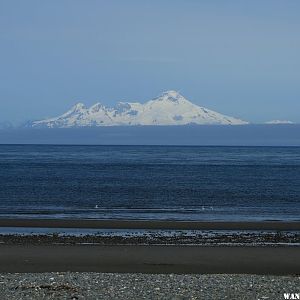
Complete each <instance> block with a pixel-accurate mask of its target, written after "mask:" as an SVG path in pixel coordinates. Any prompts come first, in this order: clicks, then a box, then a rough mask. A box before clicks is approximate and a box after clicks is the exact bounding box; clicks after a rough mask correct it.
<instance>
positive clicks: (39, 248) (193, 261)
mask: <svg viewBox="0 0 300 300" xmlns="http://www.w3.org/2000/svg"><path fill="white" fill-rule="evenodd" d="M0 224H1V228H2V229H1V231H2V233H1V234H0V274H1V275H0V276H1V279H0V295H1V296H2V295H3V297H2V298H3V299H25V298H28V299H43V298H45V299H149V298H151V299H216V298H220V295H222V298H224V299H226V298H227V299H280V297H283V293H284V292H298V290H297V289H298V287H299V283H300V277H299V270H300V251H299V222H274V221H273V222H180V221H177V222H176V221H173V222H171V221H137V220H135V221H132V220H111V221H110V220H51V219H23V220H22V219H19V220H12V219H1V220H0ZM91 230H92V231H91ZM5 232H6V233H5ZM259 297H262V298H259ZM263 297H265V298H263Z"/></svg>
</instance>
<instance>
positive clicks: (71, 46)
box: [0, 0, 300, 122]
mask: <svg viewBox="0 0 300 300" xmlns="http://www.w3.org/2000/svg"><path fill="white" fill-rule="evenodd" d="M168 89H176V90H179V91H180V92H181V93H182V94H183V95H185V96H186V97H187V98H188V99H190V100H191V101H193V102H195V103H197V104H201V105H203V106H206V107H208V108H211V109H214V110H217V111H219V112H221V113H226V114H229V115H233V116H237V117H240V118H243V119H246V120H249V121H252V122H262V121H266V120H270V119H289V120H292V121H296V122H300V1H299V0H294V1H293V0H282V1H276V0H269V1H268V0H248V1H242V0H236V1H230V0H226V1H223V0H220V1H212V0H207V1H199V0H194V1H193V0H180V1H179V0H164V1H161V0H157V1H156V0H151V1H146V0H145V1H142V0H127V1H124V0H120V1H116V0H115V1H108V0H107V1H101V0H97V1H96V0H95V1H92V0H82V1H76V0H70V1H66V0H65V1H64V0H57V1H55V0H51V1H50V0H49V1H40V0H36V1H32V0H26V1H23V0H20V1H14V0H0V103H1V105H0V121H4V120H10V121H12V122H23V121H26V120H28V119H36V118H41V117H46V116H53V115H57V114H60V113H63V112H64V111H65V110H67V109H69V107H70V106H72V105H73V104H74V103H76V102H79V101H81V102H84V103H85V104H86V105H91V104H93V103H95V102H98V101H100V102H102V103H104V104H107V105H112V104H115V103H116V102H117V101H120V100H126V101H135V100H137V101H141V102H143V101H146V100H148V99H150V98H153V97H155V96H157V95H158V94H159V93H161V92H162V91H164V90H168Z"/></svg>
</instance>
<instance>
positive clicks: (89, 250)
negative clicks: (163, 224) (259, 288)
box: [0, 245, 300, 275]
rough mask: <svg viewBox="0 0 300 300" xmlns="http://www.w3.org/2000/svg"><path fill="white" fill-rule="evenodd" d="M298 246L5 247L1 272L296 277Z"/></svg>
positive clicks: (0, 260) (0, 247)
mask: <svg viewBox="0 0 300 300" xmlns="http://www.w3.org/2000/svg"><path fill="white" fill-rule="evenodd" d="M299 270H300V251H299V247H292V246H290V247H247V246H234V247H224V246H217V247H216V246H213V247H210V246H186V245H185V246H174V245H172V246H151V245H146V246H144V245H115V246H100V245H0V273H5V272H9V273H12V272H18V273H23V272H32V273H36V272H66V271H73V272H113V273H177V274H184V273H197V274H225V273H226V274H261V275H262V274H269V275H295V274H299Z"/></svg>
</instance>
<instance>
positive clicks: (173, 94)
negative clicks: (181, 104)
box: [156, 90, 185, 102]
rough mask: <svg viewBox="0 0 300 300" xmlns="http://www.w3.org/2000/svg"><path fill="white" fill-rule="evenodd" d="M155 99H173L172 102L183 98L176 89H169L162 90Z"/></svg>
mask: <svg viewBox="0 0 300 300" xmlns="http://www.w3.org/2000/svg"><path fill="white" fill-rule="evenodd" d="M156 99H157V100H164V101H165V100H168V101H173V102H177V101H178V100H184V99H185V98H184V97H183V96H182V95H181V94H180V93H179V92H177V91H174V90H169V91H165V92H163V93H162V94H161V95H160V96H159V97H158V98H156Z"/></svg>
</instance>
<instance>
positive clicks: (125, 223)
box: [0, 219, 300, 231]
mask: <svg viewBox="0 0 300 300" xmlns="http://www.w3.org/2000/svg"><path fill="white" fill-rule="evenodd" d="M0 227H39V228H94V229H170V230H171V229H173V230H176V229H178V230H287V231H290V230H300V222H298V221H297V222H276V221H265V222H198V221H158V220H157V221H139V220H82V219H80V220H66V219H65V220H58V219H0Z"/></svg>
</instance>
